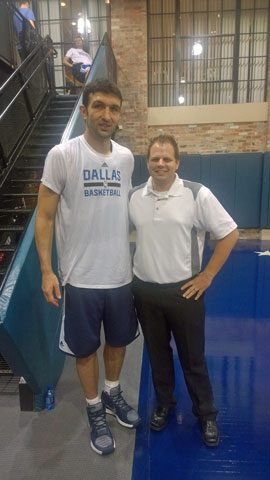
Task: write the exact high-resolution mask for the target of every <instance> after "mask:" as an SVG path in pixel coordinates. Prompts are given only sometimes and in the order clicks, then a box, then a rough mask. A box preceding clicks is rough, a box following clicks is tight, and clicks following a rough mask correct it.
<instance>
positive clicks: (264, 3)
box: [256, 0, 269, 8]
mask: <svg viewBox="0 0 270 480" xmlns="http://www.w3.org/2000/svg"><path fill="white" fill-rule="evenodd" d="M267 7H268V8H269V0H256V8H267Z"/></svg>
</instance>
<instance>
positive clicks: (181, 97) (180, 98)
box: [178, 95, 185, 105]
mask: <svg viewBox="0 0 270 480" xmlns="http://www.w3.org/2000/svg"><path fill="white" fill-rule="evenodd" d="M178 102H179V103H180V105H183V103H185V97H183V95H180V97H178Z"/></svg>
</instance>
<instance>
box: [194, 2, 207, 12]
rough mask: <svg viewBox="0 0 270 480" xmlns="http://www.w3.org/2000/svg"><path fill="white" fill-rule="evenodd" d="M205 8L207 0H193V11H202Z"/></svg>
mask: <svg viewBox="0 0 270 480" xmlns="http://www.w3.org/2000/svg"><path fill="white" fill-rule="evenodd" d="M206 10H207V0H194V12H203V11H206Z"/></svg>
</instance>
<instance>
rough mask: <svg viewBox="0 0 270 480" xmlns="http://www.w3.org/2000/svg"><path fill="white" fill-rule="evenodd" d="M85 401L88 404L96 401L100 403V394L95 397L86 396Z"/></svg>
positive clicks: (94, 403) (93, 403)
mask: <svg viewBox="0 0 270 480" xmlns="http://www.w3.org/2000/svg"><path fill="white" fill-rule="evenodd" d="M85 400H86V403H87V404H88V405H96V403H100V402H101V400H100V396H99V395H98V396H97V397H96V398H91V399H90V398H86V399H85Z"/></svg>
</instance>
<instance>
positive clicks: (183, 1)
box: [179, 0, 192, 13]
mask: <svg viewBox="0 0 270 480" xmlns="http://www.w3.org/2000/svg"><path fill="white" fill-rule="evenodd" d="M179 3H180V12H183V13H184V12H191V11H192V2H191V1H190V0H179Z"/></svg>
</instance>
